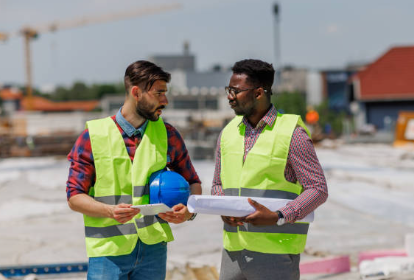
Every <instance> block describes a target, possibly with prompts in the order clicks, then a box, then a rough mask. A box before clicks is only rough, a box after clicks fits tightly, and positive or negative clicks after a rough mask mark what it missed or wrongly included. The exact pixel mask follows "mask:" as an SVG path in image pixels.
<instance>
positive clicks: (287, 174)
mask: <svg viewBox="0 0 414 280" xmlns="http://www.w3.org/2000/svg"><path fill="white" fill-rule="evenodd" d="M232 70H233V75H232V76H231V78H230V83H229V86H228V87H226V93H227V99H228V100H229V104H230V107H231V108H232V109H233V110H234V112H235V113H236V115H237V116H236V117H235V118H234V119H233V120H232V121H230V123H229V124H228V125H227V126H226V127H225V128H224V129H223V130H222V132H221V135H220V137H219V139H218V142H217V150H216V167H215V172H214V179H213V186H212V195H228V196H243V197H267V198H281V199H291V200H292V201H290V202H288V203H287V205H286V206H284V207H281V208H280V209H279V210H278V211H276V212H272V211H270V210H269V209H268V208H266V207H265V206H263V205H262V204H259V203H258V202H256V201H254V200H252V199H251V198H248V201H249V203H250V204H251V205H252V206H253V207H254V208H255V209H256V211H255V212H254V213H252V214H250V215H248V216H246V217H242V218H237V217H227V216H222V219H223V221H224V235H223V236H224V238H223V246H224V250H223V253H222V260H221V271H220V279H222V280H225V279H283V280H293V279H295V280H296V279H299V277H300V273H299V260H300V253H301V252H303V250H304V248H305V244H306V237H307V232H308V228H309V224H308V223H296V224H294V222H295V221H297V220H300V219H302V218H304V217H305V216H307V215H308V214H309V213H311V212H312V211H314V210H315V209H316V208H317V207H318V206H319V205H321V204H322V203H324V202H325V201H326V199H327V197H328V190H327V185H326V180H325V176H324V173H323V170H322V168H321V165H320V164H319V161H318V158H317V156H316V153H315V150H314V147H313V144H312V141H311V139H310V138H309V133H308V132H307V129H306V126H305V125H304V123H303V121H302V120H301V118H300V116H297V115H290V114H280V113H278V112H277V111H276V108H275V107H274V106H273V105H272V103H271V101H270V97H271V94H272V84H273V78H274V73H275V71H274V69H273V67H272V65H271V64H269V63H266V62H263V61H260V60H253V59H248V60H242V61H239V62H236V63H235V64H234V66H233V68H232Z"/></svg>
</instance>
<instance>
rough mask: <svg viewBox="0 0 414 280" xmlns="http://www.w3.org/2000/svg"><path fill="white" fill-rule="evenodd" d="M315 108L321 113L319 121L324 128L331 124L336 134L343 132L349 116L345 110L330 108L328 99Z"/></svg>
mask: <svg viewBox="0 0 414 280" xmlns="http://www.w3.org/2000/svg"><path fill="white" fill-rule="evenodd" d="M315 110H316V111H317V112H318V113H319V122H318V123H319V125H320V126H321V128H322V129H324V128H325V126H326V125H329V126H331V128H332V131H333V132H334V134H335V135H336V136H338V135H341V134H342V129H343V121H344V119H345V118H346V117H347V115H346V113H345V112H336V111H333V110H330V109H329V107H328V102H327V101H324V102H322V103H321V104H320V105H318V106H316V108H315Z"/></svg>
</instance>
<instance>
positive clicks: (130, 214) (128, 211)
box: [112, 203, 140, 224]
mask: <svg viewBox="0 0 414 280" xmlns="http://www.w3.org/2000/svg"><path fill="white" fill-rule="evenodd" d="M131 206H132V204H125V203H121V204H118V205H114V206H113V209H112V218H113V219H115V220H117V221H118V222H120V223H121V224H125V223H126V222H128V221H130V220H131V219H132V218H134V217H135V215H137V214H138V213H139V211H140V210H139V209H137V208H131Z"/></svg>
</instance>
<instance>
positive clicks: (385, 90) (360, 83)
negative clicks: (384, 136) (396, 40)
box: [352, 46, 414, 130]
mask: <svg viewBox="0 0 414 280" xmlns="http://www.w3.org/2000/svg"><path fill="white" fill-rule="evenodd" d="M352 88H353V92H354V96H355V99H356V100H357V101H358V102H359V108H357V110H356V111H357V114H358V120H359V123H360V124H362V123H368V124H372V125H374V126H375V127H376V128H377V129H386V130H387V129H392V127H393V124H394V123H395V122H396V120H397V118H398V113H399V112H400V111H414V46H400V47H393V48H391V49H390V50H388V51H387V52H386V53H384V54H383V55H381V56H380V57H379V58H378V59H377V60H375V61H374V62H373V63H371V64H370V65H369V66H367V67H366V68H365V69H364V70H362V71H359V72H358V73H356V74H355V75H354V76H353V77H352Z"/></svg>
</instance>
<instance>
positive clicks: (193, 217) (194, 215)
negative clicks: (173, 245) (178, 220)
mask: <svg viewBox="0 0 414 280" xmlns="http://www.w3.org/2000/svg"><path fill="white" fill-rule="evenodd" d="M196 216H197V213H193V215H192V216H191V218H190V219H188V220H187V221H192V220H194V219H195V217H196Z"/></svg>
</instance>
